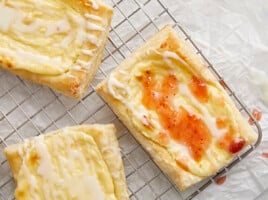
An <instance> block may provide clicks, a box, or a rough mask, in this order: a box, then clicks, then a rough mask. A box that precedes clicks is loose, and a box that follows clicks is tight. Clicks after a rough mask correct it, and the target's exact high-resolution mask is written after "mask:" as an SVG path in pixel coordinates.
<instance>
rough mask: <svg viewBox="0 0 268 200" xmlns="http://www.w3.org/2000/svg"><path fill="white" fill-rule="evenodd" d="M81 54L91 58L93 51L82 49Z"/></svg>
mask: <svg viewBox="0 0 268 200" xmlns="http://www.w3.org/2000/svg"><path fill="white" fill-rule="evenodd" d="M81 53H82V54H84V55H87V56H93V55H94V54H93V51H92V50H88V49H82V50H81Z"/></svg>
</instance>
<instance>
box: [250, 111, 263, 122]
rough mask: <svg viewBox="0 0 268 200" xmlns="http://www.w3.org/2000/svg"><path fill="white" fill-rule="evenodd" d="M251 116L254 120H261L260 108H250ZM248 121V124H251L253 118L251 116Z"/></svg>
mask: <svg viewBox="0 0 268 200" xmlns="http://www.w3.org/2000/svg"><path fill="white" fill-rule="evenodd" d="M252 116H253V117H254V119H255V120H256V121H260V120H261V117H262V112H261V111H260V110H258V109H256V108H254V109H253V110H252ZM248 123H249V124H250V125H252V124H253V123H254V122H253V120H252V119H251V118H249V120H248Z"/></svg>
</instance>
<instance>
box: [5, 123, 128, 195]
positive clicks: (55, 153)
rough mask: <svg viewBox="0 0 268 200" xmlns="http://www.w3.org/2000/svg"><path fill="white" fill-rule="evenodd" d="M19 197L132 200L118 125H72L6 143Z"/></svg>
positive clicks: (7, 154) (6, 150)
mask: <svg viewBox="0 0 268 200" xmlns="http://www.w3.org/2000/svg"><path fill="white" fill-rule="evenodd" d="M5 154H6V157H7V159H8V161H9V164H10V166H11V170H12V172H13V175H14V179H15V181H16V186H17V187H16V191H15V197H16V199H17V200H25V199H27V200H31V199H36V200H37V199H40V200H41V199H44V200H45V199H46V200H51V199H58V200H60V199H62V200H71V199H72V200H73V199H77V200H85V199H88V200H117V199H118V200H119V199H120V200H126V199H128V194H127V187H126V181H125V175H124V169H123V164H122V159H121V157H120V151H119V147H118V142H117V139H116V135H115V128H114V126H113V125H98V124H94V125H82V126H74V127H67V128H64V129H61V130H57V131H54V132H52V133H49V134H47V135H41V136H38V137H35V138H32V139H30V140H26V141H24V142H23V143H21V144H15V145H11V146H8V147H6V149H5Z"/></svg>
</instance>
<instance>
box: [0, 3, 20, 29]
mask: <svg viewBox="0 0 268 200" xmlns="http://www.w3.org/2000/svg"><path fill="white" fill-rule="evenodd" d="M0 16H2V17H0V31H2V32H7V31H8V30H9V28H10V26H11V24H12V23H13V22H14V21H15V20H16V18H17V16H18V13H17V11H16V10H15V9H13V8H9V7H7V6H5V5H4V2H3V3H1V4H0ZM3 16H4V17H3Z"/></svg>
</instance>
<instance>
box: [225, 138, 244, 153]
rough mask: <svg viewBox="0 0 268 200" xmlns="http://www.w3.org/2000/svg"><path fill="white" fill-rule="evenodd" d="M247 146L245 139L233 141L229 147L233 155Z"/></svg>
mask: <svg viewBox="0 0 268 200" xmlns="http://www.w3.org/2000/svg"><path fill="white" fill-rule="evenodd" d="M245 144H246V141H245V139H243V138H235V139H233V140H232V141H231V143H230V146H229V151H230V152H231V153H233V154H235V153H237V152H239V151H240V150H241V149H242V148H243V147H244V146H245Z"/></svg>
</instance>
